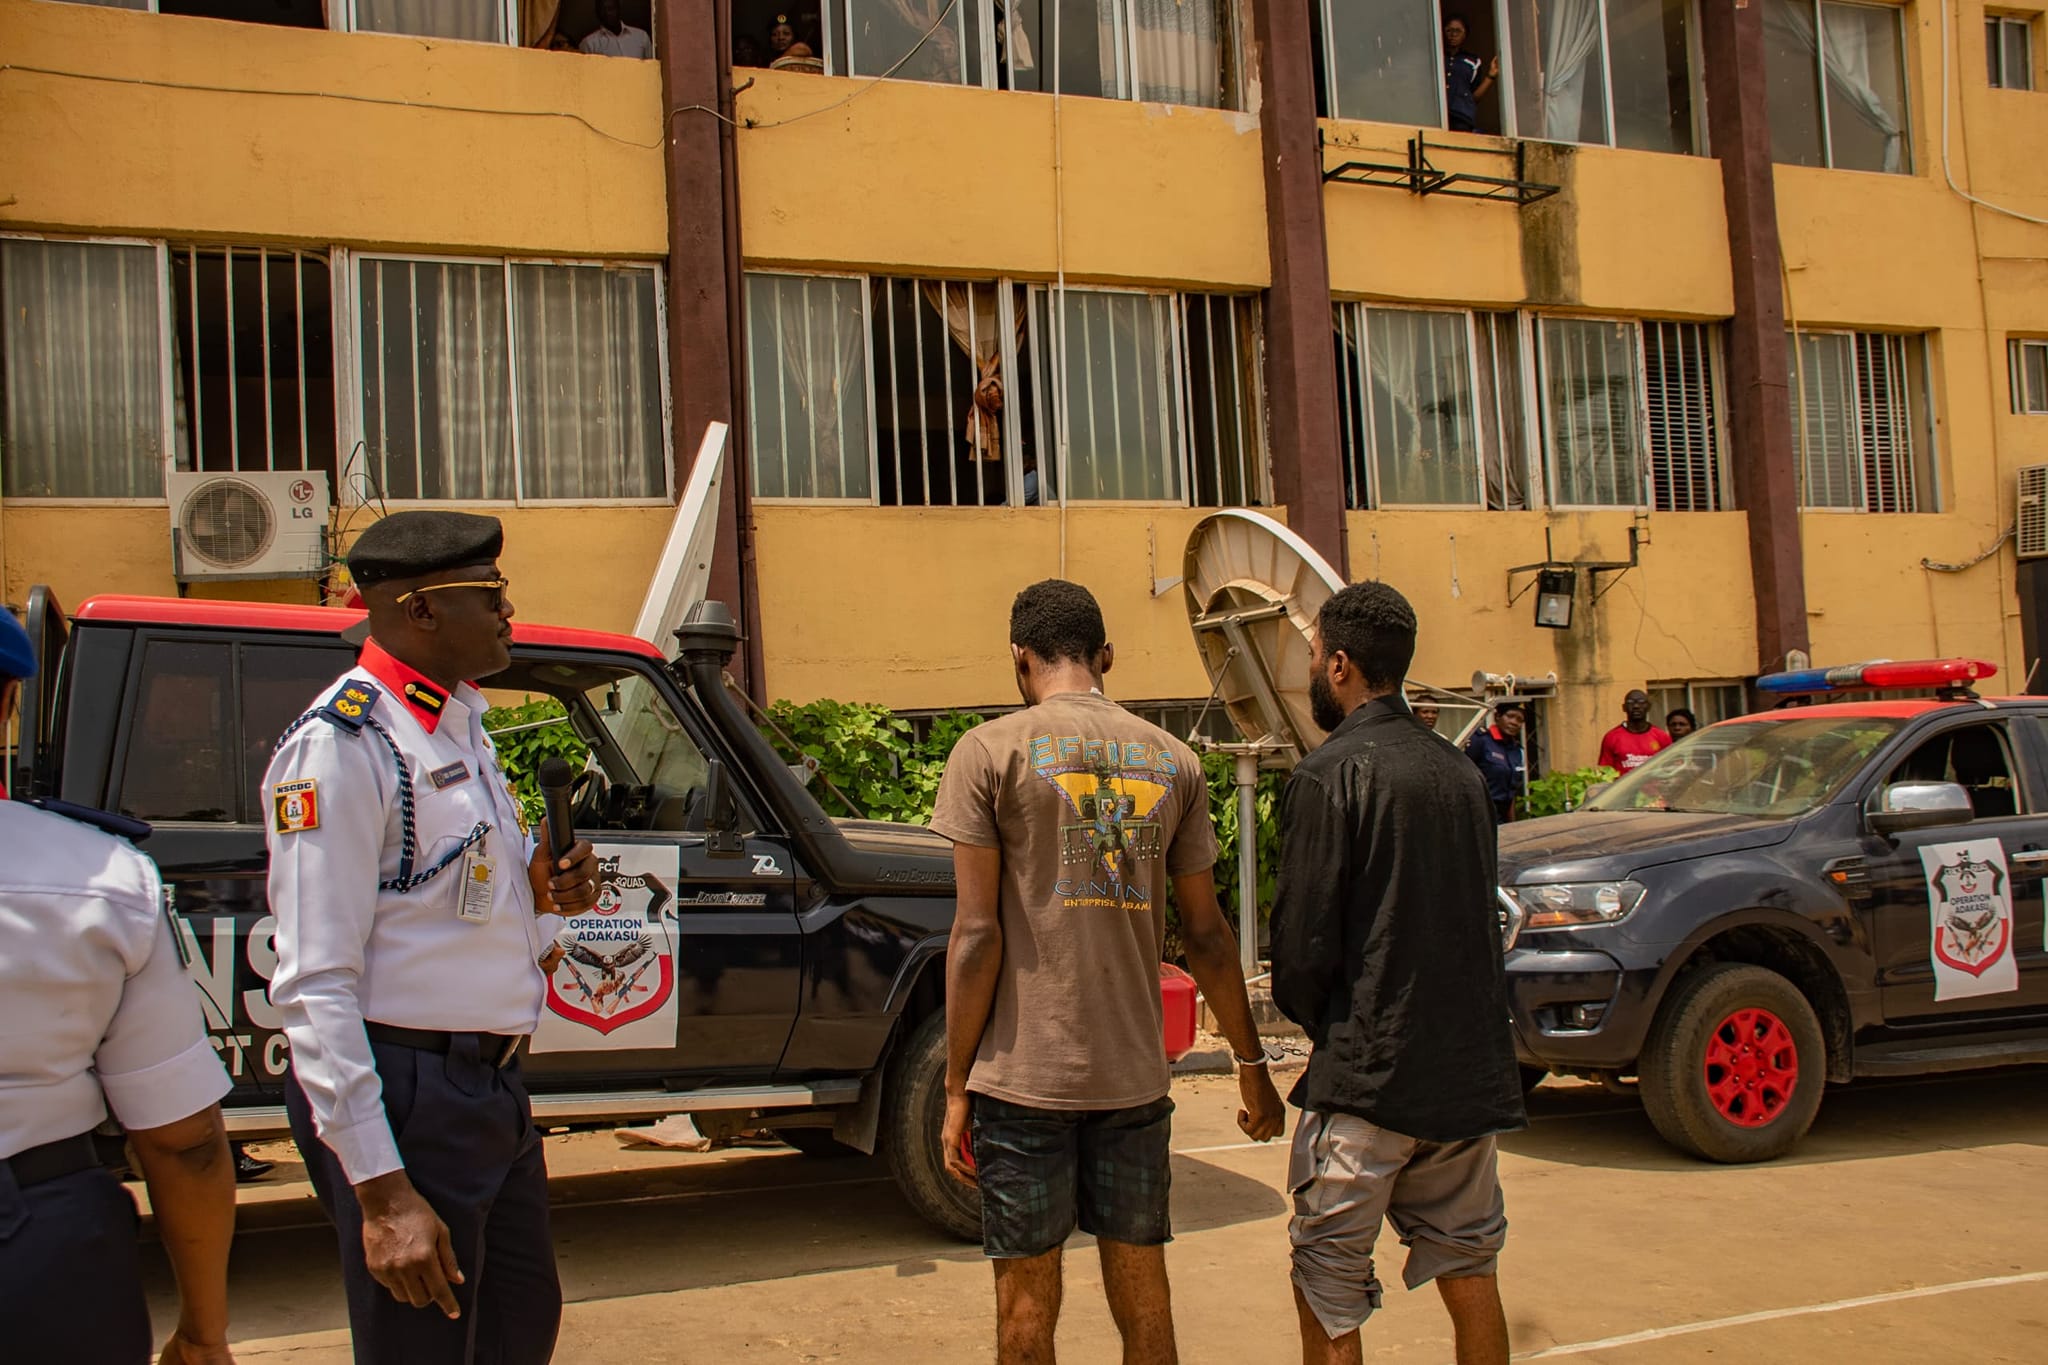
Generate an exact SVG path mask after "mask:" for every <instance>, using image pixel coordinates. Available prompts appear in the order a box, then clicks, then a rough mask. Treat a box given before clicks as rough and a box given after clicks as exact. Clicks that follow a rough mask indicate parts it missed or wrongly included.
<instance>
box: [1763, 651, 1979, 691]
mask: <svg viewBox="0 0 2048 1365" xmlns="http://www.w3.org/2000/svg"><path fill="white" fill-rule="evenodd" d="M1997 673H1998V665H1997V664H1994V663H1988V662H1986V661H1985V660H1983V659H1907V660H1901V661H1897V662H1894V661H1893V660H1890V659H1879V660H1875V661H1873V662H1871V663H1861V664H1845V665H1843V666H1841V667H1838V668H1801V669H1795V670H1793V671H1792V672H1789V673H1767V674H1765V675H1764V676H1763V677H1761V678H1758V679H1757V680H1756V689H1757V691H1759V692H1770V693H1773V694H1775V695H1779V696H1796V695H1800V694H1805V693H1813V692H1854V691H1873V692H1875V691H1887V690H1890V689H1893V688H1908V687H1966V686H1968V685H1969V684H1970V683H1973V682H1976V681H1977V680H1979V679H1981V678H1989V677H1994V676H1996V674H1997Z"/></svg>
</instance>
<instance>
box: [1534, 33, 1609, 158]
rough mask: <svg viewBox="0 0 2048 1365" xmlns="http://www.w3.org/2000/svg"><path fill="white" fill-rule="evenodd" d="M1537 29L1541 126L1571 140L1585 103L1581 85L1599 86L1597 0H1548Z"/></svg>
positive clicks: (1555, 137)
mask: <svg viewBox="0 0 2048 1365" xmlns="http://www.w3.org/2000/svg"><path fill="white" fill-rule="evenodd" d="M1549 2H1550V17H1549V22H1548V23H1546V24H1545V25H1544V31H1543V85H1542V91H1543V118H1542V124H1543V131H1542V133H1541V134H1540V135H1539V136H1541V137H1544V138H1546V139H1548V140H1550V141H1552V142H1577V141H1578V140H1579V135H1580V129H1581V127H1582V126H1583V121H1584V117H1585V108H1586V87H1587V85H1588V83H1591V84H1592V85H1593V87H1594V98H1595V99H1596V100H1597V99H1604V98H1605V95H1604V93H1603V92H1602V91H1601V90H1600V89H1599V86H1600V82H1601V81H1602V79H1603V76H1602V72H1601V69H1600V0H1549Z"/></svg>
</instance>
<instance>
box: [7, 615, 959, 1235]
mask: <svg viewBox="0 0 2048 1365" xmlns="http://www.w3.org/2000/svg"><path fill="white" fill-rule="evenodd" d="M361 615H362V613H360V612H352V611H342V610H333V609H326V608H314V607H287V606H267V605H258V604H249V603H240V602H234V603H230V602H201V601H193V600H186V599H165V598H140V597H100V598H95V599H93V600H91V601H88V602H86V603H85V604H84V605H83V607H82V608H80V610H79V611H78V613H77V614H76V616H75V618H72V619H70V620H68V621H67V619H66V617H65V614H64V612H63V611H62V610H61V609H60V607H59V606H58V604H57V603H56V602H55V601H53V600H52V599H51V597H50V595H49V593H48V592H47V591H46V590H43V589H37V590H35V592H34V593H33V594H32V596H31V599H30V603H29V610H28V626H29V630H30V634H31V635H32V636H33V637H34V638H35V639H36V641H37V644H38V650H39V655H40V661H41V673H40V676H39V677H38V679H37V680H36V682H35V683H34V684H32V688H31V690H30V691H29V692H28V694H27V695H25V696H24V698H23V701H22V715H21V723H20V742H19V745H18V748H17V752H16V755H15V760H14V768H13V771H12V773H11V774H10V775H9V779H10V780H9V783H8V786H9V789H10V790H11V791H12V792H13V793H14V794H15V795H17V796H45V797H54V798H57V799H60V800H63V801H69V802H74V803H77V804H80V805H84V806H90V807H95V808H98V809H102V810H109V811H116V812H119V813H121V814H124V815H128V816H132V817H134V818H136V819H139V820H143V821H147V822H148V823H149V824H150V825H151V826H152V827H153V832H152V833H151V834H150V836H149V837H148V838H147V840H146V841H145V842H144V844H143V848H144V851H145V852H147V853H148V854H149V855H150V856H151V857H152V858H153V859H155V861H156V863H157V865H158V867H159V868H161V869H162V872H163V876H164V881H165V883H166V885H167V887H168V888H169V892H170V897H171V900H172V911H173V916H172V923H173V926H174V928H175V930H176V932H177V935H178V938H179V939H180V940H181V941H182V945H183V948H184V952H185V955H186V957H187V959H188V961H189V966H190V970H191V974H192V978H193V980H194V982H195V983H196V984H197V986H198V988H199V991H200V993H201V996H202V999H203V1001H204V1008H205V1013H206V1021H207V1025H208V1028H209V1029H210V1031H211V1034H212V1038H213V1041H214V1044H215V1046H216V1047H217V1048H218V1049H219V1051H220V1054H221V1057H222V1060H223V1061H224V1062H225V1063H226V1064H227V1067H228V1070H229V1072H230V1073H231V1074H232V1076H233V1078H234V1082H235V1088H234V1091H233V1093H232V1095H230V1097H229V1099H228V1101H227V1112H228V1123H229V1127H230V1130H231V1131H232V1132H233V1133H235V1134H236V1135H237V1136H242V1137H251V1138H254V1137H268V1136H280V1135H283V1134H284V1133H285V1131H286V1128H285V1119H284V1109H283V1098H282V1094H281V1089H280V1085H281V1080H282V1077H283V1075H284V1070H285V1061H286V1043H285V1038H284V1035H283V1033H282V1032H281V1031H280V1027H279V1025H280V1020H279V1017H278V1013H277V1011H276V1009H275V1008H274V1007H273V1006H272V1005H271V1004H270V1000H269V997H268V994H267V991H266V987H267V985H268V982H269V979H270V975H271V973H272V971H273V970H274V969H275V966H276V963H277V954H276V948H275V945H274V942H273V939H272V932H273V930H274V929H275V926H276V921H275V919H274V918H272V917H271V915H270V912H269V909H268V907H267V904H266V897H265V881H264V877H265V853H264V837H263V830H264V824H263V815H264V812H263V811H262V810H261V806H262V793H261V790H260V785H261V781H262V777H263V771H264V768H265V766H266V764H267V762H268V759H269V756H270V752H271V750H272V748H273V747H274V746H275V744H276V741H277V737H278V735H279V734H280V733H281V732H282V731H283V730H284V728H285V726H286V725H287V724H289V723H290V722H291V721H292V720H293V719H294V718H296V717H297V716H298V715H300V714H301V713H302V712H303V711H304V710H306V709H307V708H308V707H309V706H310V705H312V704H314V703H315V702H316V701H317V700H318V699H319V695H320V693H321V692H322V689H324V688H326V687H328V685H329V684H330V683H331V682H332V680H333V679H334V678H335V677H336V676H337V675H338V674H340V673H342V672H343V671H344V670H346V669H347V668H348V667H349V666H350V664H351V663H352V662H353V660H354V647H353V646H352V645H350V644H348V643H347V642H345V641H344V640H343V638H342V635H341V632H342V631H343V630H344V629H346V628H347V627H349V626H350V625H353V624H354V623H355V622H356V621H357V620H359V619H361ZM677 635H678V639H679V641H680V644H681V649H680V653H679V656H678V657H677V658H676V659H674V660H669V659H666V658H664V657H663V656H662V654H661V652H660V651H659V650H657V649H656V648H655V647H654V646H652V645H650V644H648V643H646V642H645V641H642V640H638V639H634V638H632V637H628V636H618V635H608V634H601V633H599V632H596V631H588V630H578V629H567V628H560V627H548V626H533V625H527V624H525V623H523V622H522V623H520V624H518V625H516V626H515V628H514V644H513V651H512V663H511V666H510V667H509V668H508V669H506V670H505V672H504V673H502V674H500V675H498V676H496V677H492V678H487V679H484V680H482V682H481V686H482V687H483V688H484V690H485V693H486V695H487V696H489V697H491V698H492V699H493V700H494V701H498V700H502V701H506V702H517V701H520V700H523V699H525V698H531V697H552V698H554V699H556V700H557V701H559V702H560V703H561V704H562V706H563V707H564V708H565V710H566V711H567V714H568V724H570V725H571V726H573V727H574V729H575V732H576V735H577V736H578V737H579V738H580V740H581V741H582V742H583V744H585V745H587V746H588V748H589V751H590V754H591V760H590V762H589V764H588V766H587V770H586V772H585V774H584V776H583V777H582V779H581V780H580V781H579V783H578V786H577V789H576V795H575V802H576V804H575V815H576V828H577V831H578V833H579V834H581V835H582V836H583V837H585V838H588V839H590V840H591V841H592V842H593V843H595V844H597V845H598V848H599V853H600V856H601V858H602V859H603V860H604V865H605V866H606V867H607V868H608V869H610V870H611V872H612V873H613V874H614V875H611V876H608V878H607V888H606V897H605V899H604V900H603V901H602V902H601V903H600V906H599V907H598V909H597V910H596V911H594V912H592V915H590V916H586V917H579V919H578V920H577V921H573V922H572V923H571V931H572V934H571V936H572V938H577V939H581V940H587V941H588V944H589V948H588V951H586V952H583V953H581V954H577V953H574V952H573V951H572V953H571V955H570V958H569V959H568V960H566V961H565V964H564V965H563V966H562V967H560V968H558V969H557V977H556V978H551V981H550V992H549V1009H548V1010H547V1011H544V1013H543V1019H542V1029H541V1032H540V1033H538V1034H536V1035H535V1039H534V1040H533V1042H532V1043H531V1045H530V1047H531V1049H532V1050H531V1051H530V1055H529V1056H528V1057H527V1058H526V1061H525V1066H526V1070H527V1076H528V1079H529V1084H530V1086H531V1089H532V1092H533V1107H534V1118H535V1121H536V1122H537V1123H538V1124H539V1125H540V1126H541V1127H542V1129H543V1130H547V1129H561V1128H573V1127H579V1126H599V1125H613V1124H621V1123H634V1122H645V1121H648V1120H651V1119H655V1118H659V1117H662V1116H666V1115H671V1114H677V1113H687V1114H690V1115H691V1116H692V1117H693V1118H694V1120H695V1122H696V1124H697V1127H698V1128H699V1130H700V1131H702V1132H703V1133H704V1134H705V1135H706V1136H708V1137H718V1136H721V1135H729V1134H732V1133H734V1132H736V1131H739V1130H744V1129H772V1130H773V1131H774V1132H775V1133H777V1134H778V1135H779V1136H780V1137H782V1138H783V1139H784V1140H786V1141H787V1142H788V1143H789V1144H790V1145H791V1146H793V1147H796V1148H798V1149H799V1150H801V1151H803V1152H805V1153H807V1154H811V1155H816V1156H828V1155H833V1154H839V1153H844V1152H846V1151H848V1150H857V1151H861V1152H872V1151H876V1150H878V1149H879V1150H881V1151H884V1152H885V1153H886V1154H887V1157H888V1160H889V1162H890V1166H891V1169H892V1171H893V1173H894V1175H895V1177H896V1179H897V1181H898V1183H899V1184H900V1185H901V1187H902V1190H903V1193H904V1195H905V1196H906V1198H907V1199H908V1200H909V1202H910V1203H911V1205H912V1206H913V1207H914V1208H915V1209H916V1210H917V1211H918V1212H919V1213H920V1214H922V1215H924V1216H925V1217H926V1218H927V1219H930V1220H931V1221H932V1222H934V1223H935V1224H937V1225H938V1226H940V1227H942V1228H944V1229H946V1230H947V1231H949V1232H952V1233H955V1234H957V1235H960V1236H963V1237H978V1236H979V1235H980V1211H979V1208H978V1206H977V1203H976V1200H975V1196H974V1194H973V1192H972V1191H971V1190H969V1189H967V1188H966V1187H964V1186H962V1185H960V1184H959V1183H958V1182H956V1181H954V1180H952V1179H950V1178H949V1177H948V1176H947V1175H946V1173H945V1170H944V1166H943V1163H942V1161H941V1159H940V1155H939V1129H940V1121H941V1119H942V1117H943V1114H944V1095H943V1088H942V1085H943V1079H944V1070H945V1036H944V1028H945V1011H944V1008H943V1004H944V994H943V992H944V955H945V946H946V935H947V931H948V929H949V928H950V926H951V924H952V919H953V871H952V860H951V852H950V848H949V846H948V845H947V843H946V841H945V840H943V839H941V838H939V837H938V836H936V835H934V834H932V833H930V832H929V831H927V830H924V829H920V828H916V827H913V826H904V825H889V824H881V823H874V822H866V821H849V820H835V819H831V818H828V817H827V816H826V815H825V813H824V811H823V810H822V809H821V808H820V807H819V805H818V803H817V802H816V801H815V800H814V799H813V798H812V797H811V795H810V793H809V791H808V790H807V789H806V788H805V786H804V784H803V783H802V782H801V781H800V780H799V779H798V777H797V776H796V775H795V774H794V773H793V772H792V771H791V769H790V768H789V766H788V765H787V764H786V763H785V762H784V760H783V759H782V758H781V757H779V756H778V755H777V754H776V752H775V751H774V749H773V748H772V747H771V746H770V745H769V744H768V743H767V742H766V741H765V740H764V739H763V738H762V736H761V734H760V733H759V732H758V731H757V730H756V729H755V728H754V726H753V725H751V724H750V723H749V722H748V720H747V717H746V715H745V713H744V711H743V710H742V709H741V706H740V704H739V703H738V702H737V700H736V699H735V697H734V695H733V694H732V693H731V692H730V691H729V690H728V687H727V684H726V682H725V670H726V668H727V667H728V665H729V664H730V662H731V659H732V654H733V650H734V647H735V644H736V642H737V640H738V634H737V632H736V631H735V630H734V628H733V625H732V620H731V616H730V614H729V613H728V612H727V611H726V610H725V608H724V607H722V606H720V605H719V604H717V603H702V604H699V606H698V607H697V608H695V610H694V611H693V613H692V615H691V617H690V620H689V622H688V623H687V624H686V625H685V626H684V627H683V629H681V630H680V631H678V632H677ZM622 925H623V926H624V927H623V928H622V927H621V926H622ZM578 926H582V927H581V928H579V927H578Z"/></svg>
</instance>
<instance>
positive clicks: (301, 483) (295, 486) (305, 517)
mask: <svg viewBox="0 0 2048 1365" xmlns="http://www.w3.org/2000/svg"><path fill="white" fill-rule="evenodd" d="M317 491H318V490H317V489H315V488H314V487H313V481H312V480H311V479H294V480H293V481H292V502H293V503H295V504H296V506H294V507H293V508H292V509H291V513H292V520H293V521H311V520H313V509H312V508H310V507H308V506H306V504H307V503H309V502H311V501H313V494H314V493H315V492H317Z"/></svg>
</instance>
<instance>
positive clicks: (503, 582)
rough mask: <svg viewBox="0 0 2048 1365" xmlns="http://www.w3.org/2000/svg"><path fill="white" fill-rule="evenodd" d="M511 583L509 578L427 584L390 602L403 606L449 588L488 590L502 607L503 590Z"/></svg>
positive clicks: (401, 594) (473, 579)
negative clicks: (495, 595)
mask: <svg viewBox="0 0 2048 1365" xmlns="http://www.w3.org/2000/svg"><path fill="white" fill-rule="evenodd" d="M511 583H512V580H511V579H509V578H468V579H464V580H463V581H462V582H460V583H429V584H427V586H426V587H424V588H413V589H412V590H410V591H409V592H402V593H400V594H398V596H397V597H395V598H393V599H392V602H393V604H394V605H397V606H403V605H405V603H406V602H407V601H408V600H409V599H411V598H414V597H418V596H419V595H420V594H421V593H428V592H446V591H447V590H448V589H450V588H489V589H490V590H491V591H492V592H493V593H495V594H497V598H498V601H499V603H500V604H501V605H502V604H503V603H504V600H505V589H506V588H507V587H509V586H511Z"/></svg>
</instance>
